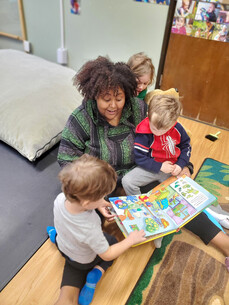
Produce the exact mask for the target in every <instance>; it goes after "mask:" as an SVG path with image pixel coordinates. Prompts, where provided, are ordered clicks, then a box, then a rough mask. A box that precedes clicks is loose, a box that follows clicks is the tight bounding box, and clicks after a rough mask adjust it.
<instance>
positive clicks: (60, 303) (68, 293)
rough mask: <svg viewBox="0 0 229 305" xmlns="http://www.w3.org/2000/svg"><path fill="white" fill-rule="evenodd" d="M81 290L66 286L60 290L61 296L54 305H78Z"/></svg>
mask: <svg viewBox="0 0 229 305" xmlns="http://www.w3.org/2000/svg"><path fill="white" fill-rule="evenodd" d="M79 291H80V290H79V288H77V287H70V286H64V287H62V288H61V289H60V295H59V298H58V300H57V301H56V303H55V304H54V305H73V304H74V305H76V304H78V298H79Z"/></svg>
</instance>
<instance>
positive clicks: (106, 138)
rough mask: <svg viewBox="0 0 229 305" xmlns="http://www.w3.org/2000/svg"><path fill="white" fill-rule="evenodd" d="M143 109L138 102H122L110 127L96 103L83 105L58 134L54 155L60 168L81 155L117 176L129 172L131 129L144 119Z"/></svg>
mask: <svg viewBox="0 0 229 305" xmlns="http://www.w3.org/2000/svg"><path fill="white" fill-rule="evenodd" d="M146 111H147V105H146V103H145V102H143V101H142V100H140V99H138V98H132V99H131V100H130V101H129V102H126V104H125V106H124V108H123V111H122V117H121V119H120V123H119V125H118V126H111V125H110V124H109V123H108V122H107V121H106V120H105V119H104V118H103V117H102V116H101V115H100V113H99V111H98V109H97V104H96V101H92V100H88V101H83V103H82V105H81V106H79V107H78V108H77V109H75V110H74V111H73V113H72V114H71V115H70V117H69V119H68V121H67V124H66V126H65V128H64V130H63V132H62V139H61V142H60V147H59V152H58V157H57V158H58V162H59V164H60V166H61V167H63V166H64V165H66V164H67V163H68V162H72V161H73V160H75V159H76V158H78V157H80V156H81V155H82V154H84V153H88V154H90V155H93V156H97V157H99V158H100V159H102V160H104V161H106V162H108V163H109V164H111V165H112V166H113V167H114V169H115V170H116V172H117V174H118V176H121V177H122V176H123V175H124V174H125V173H126V172H127V171H129V170H130V169H132V168H133V167H134V165H135V163H134V153H133V147H134V137H135V127H136V126H137V125H138V124H139V123H140V122H141V121H142V120H143V119H144V118H145V117H146Z"/></svg>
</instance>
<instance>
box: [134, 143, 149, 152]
mask: <svg viewBox="0 0 229 305" xmlns="http://www.w3.org/2000/svg"><path fill="white" fill-rule="evenodd" d="M143 147H144V146H143ZM134 148H136V149H138V150H141V151H144V152H146V153H148V151H149V149H144V148H142V147H139V146H137V145H134Z"/></svg>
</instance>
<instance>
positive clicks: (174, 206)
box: [109, 175, 216, 245]
mask: <svg viewBox="0 0 229 305" xmlns="http://www.w3.org/2000/svg"><path fill="white" fill-rule="evenodd" d="M109 200H110V202H111V204H112V206H113V209H111V212H112V213H114V214H115V215H116V217H115V221H116V223H117V225H118V226H119V228H120V230H121V231H122V233H123V234H124V236H125V237H126V236H128V234H129V233H131V232H132V231H134V230H141V229H143V230H144V231H145V233H146V238H147V239H146V241H145V242H148V241H150V240H153V239H156V238H159V237H162V236H164V235H167V234H170V233H173V232H176V231H178V230H179V229H180V228H181V227H183V226H184V225H185V224H186V223H187V222H189V221H190V220H192V219H193V218H194V217H195V216H197V215H198V214H199V213H200V212H202V211H203V210H204V209H205V208H207V207H208V206H210V205H211V204H212V203H213V202H214V201H215V200H216V197H215V196H213V195H212V194H211V193H209V192H208V191H207V190H205V189H204V188H203V187H202V186H200V185H199V184H198V183H196V182H195V181H194V180H192V179H191V178H189V177H187V176H185V175H184V176H182V177H180V178H176V177H170V178H169V179H167V180H166V181H164V182H163V183H161V184H159V185H158V186H157V187H155V188H154V189H153V190H151V191H149V192H148V193H146V194H140V195H133V196H122V197H111V198H109ZM145 242H144V243H145ZM138 245H139V244H138Z"/></svg>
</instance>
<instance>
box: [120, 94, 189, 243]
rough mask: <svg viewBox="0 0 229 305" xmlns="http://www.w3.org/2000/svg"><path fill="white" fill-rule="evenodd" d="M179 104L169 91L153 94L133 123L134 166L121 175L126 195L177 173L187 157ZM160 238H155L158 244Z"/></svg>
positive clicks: (187, 150)
mask: <svg viewBox="0 0 229 305" xmlns="http://www.w3.org/2000/svg"><path fill="white" fill-rule="evenodd" d="M181 109H182V106H181V103H180V101H179V98H178V97H177V98H176V97H174V96H172V95H160V94H159V95H154V96H153V97H152V99H151V100H150V102H149V108H148V117H147V118H145V119H144V120H143V121H142V122H141V123H140V124H138V126H137V127H136V137H135V143H134V155H135V163H136V165H137V166H136V167H135V168H134V169H133V170H131V171H130V172H129V173H127V174H126V175H125V176H124V177H123V179H122V186H123V188H124V190H125V192H126V194H127V195H137V194H140V193H141V190H140V187H143V186H145V185H148V184H149V183H152V182H153V181H159V182H163V181H164V180H166V179H167V178H168V177H170V176H171V175H173V176H177V175H179V174H180V172H181V171H182V169H183V168H184V167H185V166H187V164H188V163H189V159H190V153H191V146H190V138H189V136H188V135H187V133H186V131H185V129H184V128H183V127H182V125H181V124H180V123H178V122H177V119H178V117H179V115H180V112H181ZM161 240H162V239H156V240H155V246H156V247H157V248H160V246H161Z"/></svg>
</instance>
